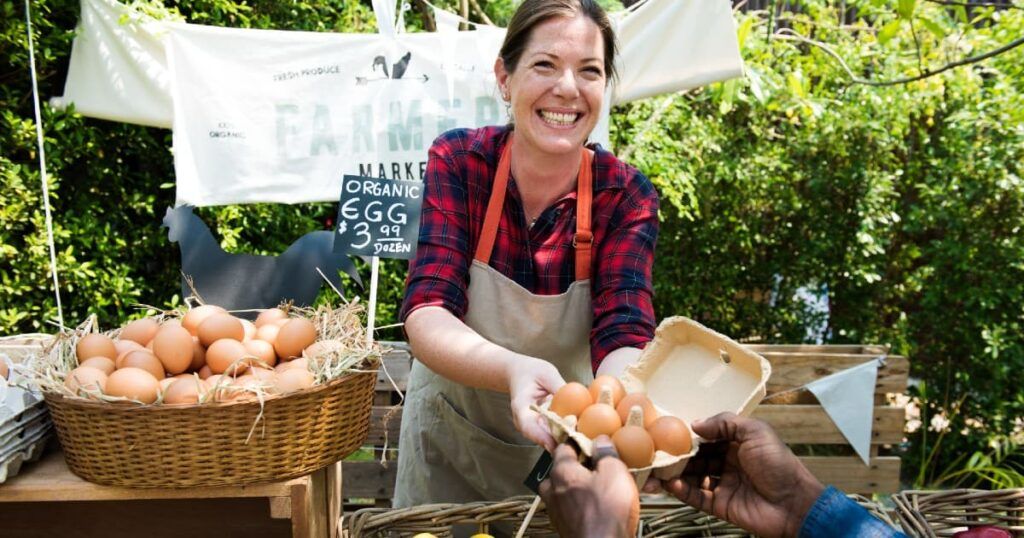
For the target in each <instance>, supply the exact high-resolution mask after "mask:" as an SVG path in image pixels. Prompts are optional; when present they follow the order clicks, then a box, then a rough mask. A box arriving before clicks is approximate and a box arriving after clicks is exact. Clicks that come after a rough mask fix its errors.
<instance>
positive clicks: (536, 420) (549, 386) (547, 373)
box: [508, 356, 565, 452]
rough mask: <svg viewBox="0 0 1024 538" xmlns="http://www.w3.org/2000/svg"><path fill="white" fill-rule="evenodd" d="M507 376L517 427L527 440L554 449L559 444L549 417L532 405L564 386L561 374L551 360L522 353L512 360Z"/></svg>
mask: <svg viewBox="0 0 1024 538" xmlns="http://www.w3.org/2000/svg"><path fill="white" fill-rule="evenodd" d="M508 379H509V382H508V392H509V397H510V398H511V400H512V401H511V405H512V420H513V422H514V423H515V425H516V429H518V430H519V432H520V433H522V434H523V436H525V437H526V438H527V439H529V440H531V441H533V442H535V443H537V444H538V445H540V446H542V447H544V448H545V449H546V450H547V451H548V452H553V451H554V450H555V444H556V443H555V438H554V437H552V436H551V429H550V428H549V427H548V423H547V420H546V419H545V418H544V417H543V416H541V415H540V413H538V412H536V411H534V410H532V409H530V405H532V404H540V403H541V402H542V401H543V400H544V398H547V397H548V395H550V394H554V393H555V391H557V390H558V389H559V388H561V387H562V385H564V384H565V380H564V379H562V374H560V373H558V368H555V366H554V365H553V364H551V363H550V362H548V361H545V360H543V359H538V358H535V357H528V356H522V357H521V358H518V359H517V360H515V361H514V362H513V364H512V366H511V368H510V371H509V375H508Z"/></svg>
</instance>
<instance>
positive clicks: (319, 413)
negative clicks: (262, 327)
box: [46, 371, 377, 488]
mask: <svg viewBox="0 0 1024 538" xmlns="http://www.w3.org/2000/svg"><path fill="white" fill-rule="evenodd" d="M376 379H377V372H376V371H365V372H355V373H351V374H347V375H345V376H343V377H340V378H338V379H335V380H333V381H331V382H329V383H326V384H324V385H319V386H315V387H313V388H310V389H307V390H303V391H300V392H296V393H293V394H289V395H287V396H278V397H272V398H268V399H266V401H265V402H264V404H263V406H262V408H261V406H260V403H259V402H257V401H248V402H234V403H225V404H202V405H191V406H182V407H165V406H134V405H122V404H114V403H106V402H93V401H88V400H82V399H77V398H66V397H64V396H61V395H59V394H54V393H48V394H46V403H47V404H48V405H49V406H50V412H51V415H52V416H53V422H54V424H55V425H56V426H57V434H58V436H59V437H60V442H61V445H63V447H64V457H65V458H66V459H67V463H68V467H69V468H70V469H71V471H72V472H74V473H75V474H76V475H78V476H80V477H82V478H84V479H86V480H88V481H90V482H95V483H97V484H103V485H109V486H125V487H133V488H156V487H162V488H167V487H170V488H188V487H195V486H221V485H239V484H248V483H253V482H263V481H271V480H283V479H287V478H294V477H298V476H302V475H305V474H309V473H311V472H313V471H315V470H317V469H320V468H322V467H324V466H327V465H329V464H331V463H334V462H336V461H338V460H340V459H342V458H344V457H345V456H347V455H349V454H350V453H352V452H353V451H354V450H356V449H357V448H359V446H360V445H362V443H363V440H364V439H365V438H366V434H367V431H368V430H369V426H370V410H371V405H372V402H373V388H374V384H375V382H376Z"/></svg>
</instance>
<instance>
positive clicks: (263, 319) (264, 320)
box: [256, 308, 288, 329]
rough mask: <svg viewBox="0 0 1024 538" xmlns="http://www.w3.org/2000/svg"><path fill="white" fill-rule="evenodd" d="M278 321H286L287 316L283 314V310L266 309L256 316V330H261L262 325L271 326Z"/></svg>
mask: <svg viewBox="0 0 1024 538" xmlns="http://www.w3.org/2000/svg"><path fill="white" fill-rule="evenodd" d="M280 319H288V314H285V313H284V310H281V309H280V308H268V309H266V310H264V311H263V312H260V315H258V316H256V328H257V329H258V328H261V327H263V326H264V325H273V322H275V321H277V320H280Z"/></svg>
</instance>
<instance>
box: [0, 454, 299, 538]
mask: <svg viewBox="0 0 1024 538" xmlns="http://www.w3.org/2000/svg"><path fill="white" fill-rule="evenodd" d="M24 471H25V470H23V472H24ZM29 471H30V470H29ZM3 487H4V486H3V485H0V488H3ZM0 521H2V522H3V527H2V528H0V536H3V538H140V537H145V538H184V537H187V538H214V537H216V538H242V537H244V538H288V537H290V536H291V535H292V533H291V527H290V523H289V521H288V520H282V519H271V517H270V514H269V510H268V506H267V500H266V499H257V498H248V499H160V500H112V501H94V502H11V503H0Z"/></svg>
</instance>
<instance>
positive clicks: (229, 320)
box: [196, 313, 245, 347]
mask: <svg viewBox="0 0 1024 538" xmlns="http://www.w3.org/2000/svg"><path fill="white" fill-rule="evenodd" d="M196 336H198V337H199V343H201V344H203V345H204V346H207V347H209V346H210V345H211V344H213V343H214V342H216V341H217V340H222V339H224V338H230V339H232V340H238V341H239V342H241V341H242V339H244V338H245V326H244V325H242V321H241V320H240V319H238V318H236V317H235V316H232V315H231V314H226V313H222V314H213V315H212V316H210V317H208V318H206V319H205V320H203V322H202V323H201V324H199V332H198V333H197V335H196Z"/></svg>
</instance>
